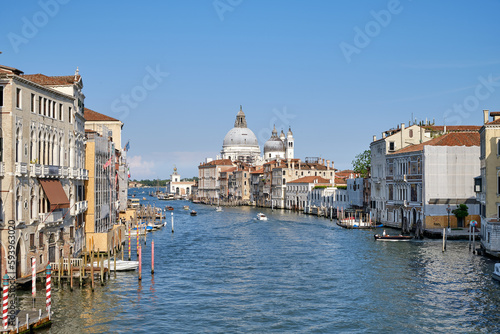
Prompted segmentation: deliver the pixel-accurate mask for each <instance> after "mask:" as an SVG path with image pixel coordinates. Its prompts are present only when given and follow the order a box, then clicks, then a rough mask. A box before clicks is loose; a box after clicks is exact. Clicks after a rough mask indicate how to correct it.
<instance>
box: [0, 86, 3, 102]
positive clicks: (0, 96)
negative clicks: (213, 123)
mask: <svg viewBox="0 0 500 334" xmlns="http://www.w3.org/2000/svg"><path fill="white" fill-rule="evenodd" d="M0 107H3V86H0Z"/></svg>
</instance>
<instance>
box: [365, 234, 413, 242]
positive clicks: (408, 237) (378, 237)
mask: <svg viewBox="0 0 500 334" xmlns="http://www.w3.org/2000/svg"><path fill="white" fill-rule="evenodd" d="M373 237H374V238H375V240H380V241H408V240H411V239H413V236H411V235H401V234H400V235H388V234H386V235H383V234H375V235H374V236H373Z"/></svg>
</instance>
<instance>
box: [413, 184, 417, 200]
mask: <svg viewBox="0 0 500 334" xmlns="http://www.w3.org/2000/svg"><path fill="white" fill-rule="evenodd" d="M417 200H418V198H417V185H416V184H412V185H411V201H412V202H416V201H417Z"/></svg>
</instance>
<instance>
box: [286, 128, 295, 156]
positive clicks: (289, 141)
mask: <svg viewBox="0 0 500 334" xmlns="http://www.w3.org/2000/svg"><path fill="white" fill-rule="evenodd" d="M285 146H286V154H285V156H286V158H287V159H293V158H294V156H295V154H294V150H295V143H294V139H293V133H292V129H291V128H288V133H287V134H286V139H285Z"/></svg>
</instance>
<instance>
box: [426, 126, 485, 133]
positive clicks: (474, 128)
mask: <svg viewBox="0 0 500 334" xmlns="http://www.w3.org/2000/svg"><path fill="white" fill-rule="evenodd" d="M424 129H426V130H431V131H438V132H442V131H444V125H426V126H424ZM479 129H481V126H480V125H447V126H446V132H464V131H479Z"/></svg>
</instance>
